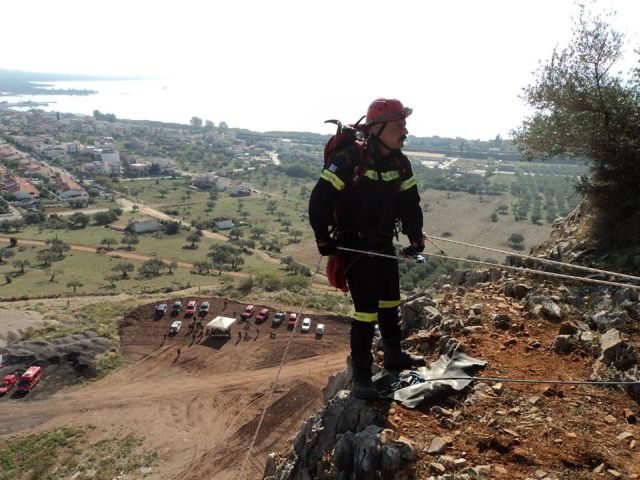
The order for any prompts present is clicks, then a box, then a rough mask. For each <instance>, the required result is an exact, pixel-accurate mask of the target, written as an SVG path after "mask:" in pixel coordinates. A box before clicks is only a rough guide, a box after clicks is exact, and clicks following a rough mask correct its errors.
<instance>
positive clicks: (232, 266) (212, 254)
mask: <svg viewBox="0 0 640 480" xmlns="http://www.w3.org/2000/svg"><path fill="white" fill-rule="evenodd" d="M207 256H208V257H209V258H211V263H212V266H213V268H215V269H217V270H218V271H219V272H220V273H222V272H223V271H227V270H236V269H237V268H238V267H239V266H240V265H241V264H243V263H244V258H242V254H241V252H240V250H238V249H237V248H234V247H232V246H231V245H219V244H214V245H211V247H209V253H207Z"/></svg>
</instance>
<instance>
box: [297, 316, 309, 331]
mask: <svg viewBox="0 0 640 480" xmlns="http://www.w3.org/2000/svg"><path fill="white" fill-rule="evenodd" d="M309 330H311V319H310V318H305V319H304V320H303V321H302V326H301V327H300V331H301V332H308V331H309Z"/></svg>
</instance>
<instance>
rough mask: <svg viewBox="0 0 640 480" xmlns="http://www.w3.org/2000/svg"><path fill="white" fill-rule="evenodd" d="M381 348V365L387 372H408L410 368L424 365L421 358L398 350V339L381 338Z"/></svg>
mask: <svg viewBox="0 0 640 480" xmlns="http://www.w3.org/2000/svg"><path fill="white" fill-rule="evenodd" d="M382 348H383V349H384V361H383V362H382V364H383V365H384V368H386V369H387V370H409V369H411V368H412V367H423V366H425V365H426V362H425V361H424V357H423V356H420V355H411V354H410V353H407V352H403V351H402V349H401V348H400V339H399V338H383V339H382Z"/></svg>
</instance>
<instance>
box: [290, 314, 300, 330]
mask: <svg viewBox="0 0 640 480" xmlns="http://www.w3.org/2000/svg"><path fill="white" fill-rule="evenodd" d="M297 320H298V314H297V313H290V314H289V323H288V324H287V328H288V329H289V330H293V328H294V327H295V326H296V321H297Z"/></svg>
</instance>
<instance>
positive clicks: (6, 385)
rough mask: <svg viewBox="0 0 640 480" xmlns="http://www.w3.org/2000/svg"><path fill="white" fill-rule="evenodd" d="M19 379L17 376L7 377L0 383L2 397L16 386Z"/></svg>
mask: <svg viewBox="0 0 640 480" xmlns="http://www.w3.org/2000/svg"><path fill="white" fill-rule="evenodd" d="M17 382H18V377H17V376H16V375H5V376H4V378H3V379H2V382H0V395H4V394H6V393H7V392H9V391H10V390H11V389H12V388H13V387H15V386H16V383H17Z"/></svg>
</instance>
